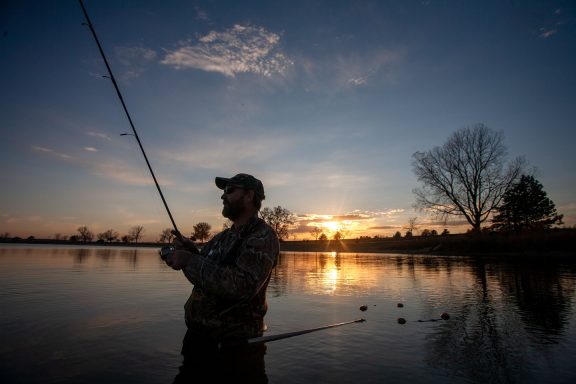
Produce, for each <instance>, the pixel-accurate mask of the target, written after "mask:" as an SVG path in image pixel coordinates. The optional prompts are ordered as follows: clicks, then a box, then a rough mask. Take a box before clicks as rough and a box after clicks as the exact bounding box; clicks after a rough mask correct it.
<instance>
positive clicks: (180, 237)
mask: <svg viewBox="0 0 576 384" xmlns="http://www.w3.org/2000/svg"><path fill="white" fill-rule="evenodd" d="M78 1H79V2H80V7H82V12H83V13H84V17H85V18H86V22H85V23H82V24H84V25H87V26H88V28H90V31H91V32H92V36H94V40H95V41H96V45H98V50H99V51H100V55H101V56H102V59H103V60H104V64H106V69H107V70H108V76H104V77H107V78H109V79H110V80H111V81H112V84H113V85H114V89H116V94H117V95H118V98H119V99H120V103H121V104H122V108H123V109H124V112H125V113H126V117H127V118H128V122H129V123H130V127H131V128H132V132H133V134H129V135H131V136H134V137H135V138H136V141H137V142H138V146H139V147H140V150H141V151H142V155H143V156H144V160H146V165H147V166H148V170H149V171H150V175H152V179H154V184H155V185H156V189H157V190H158V193H159V194H160V198H161V199H162V203H164V208H166V212H167V213H168V217H169V218H170V221H171V222H172V227H173V228H174V235H175V236H176V237H177V238H178V239H180V240H182V235H181V234H180V231H179V230H178V227H177V226H176V222H175V221H174V218H173V217H172V213H171V212H170V208H168V203H167V202H166V199H165V198H164V194H163V193H162V189H161V188H160V184H158V180H157V179H156V175H155V174H154V171H153V170H152V166H151V165H150V161H148V156H146V152H145V151H144V147H143V146H142V142H141V141H140V137H139V136H138V132H136V127H135V126H134V123H133V122H132V118H131V117H130V113H129V112H128V108H127V107H126V104H125V103H124V98H123V97H122V93H121V92H120V88H119V87H118V83H117V82H116V78H115V77H114V74H113V73H112V69H111V68H110V64H108V59H106V55H105V54H104V49H102V45H101V44H100V40H99V39H98V36H97V35H96V31H95V30H94V26H93V25H92V22H91V21H90V17H89V16H88V12H87V11H86V8H85V7H84V3H82V0H78ZM124 135H126V134H124Z"/></svg>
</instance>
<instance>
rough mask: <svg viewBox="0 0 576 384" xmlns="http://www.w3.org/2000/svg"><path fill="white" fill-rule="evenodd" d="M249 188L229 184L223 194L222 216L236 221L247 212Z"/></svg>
mask: <svg viewBox="0 0 576 384" xmlns="http://www.w3.org/2000/svg"><path fill="white" fill-rule="evenodd" d="M247 192H248V191H247V190H245V189H243V188H240V187H236V186H233V185H227V186H226V188H225V189H224V193H223V194H222V204H223V205H224V207H222V216H224V217H227V218H228V219H230V220H232V221H234V220H236V219H238V218H239V217H241V216H242V215H243V214H244V213H245V212H246V208H247V206H246V194H247Z"/></svg>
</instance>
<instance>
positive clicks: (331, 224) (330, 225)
mask: <svg viewBox="0 0 576 384" xmlns="http://www.w3.org/2000/svg"><path fill="white" fill-rule="evenodd" d="M322 226H323V227H324V228H326V229H328V230H330V231H332V232H336V231H338V230H339V229H340V226H341V225H340V223H339V222H338V221H325V222H324V223H322Z"/></svg>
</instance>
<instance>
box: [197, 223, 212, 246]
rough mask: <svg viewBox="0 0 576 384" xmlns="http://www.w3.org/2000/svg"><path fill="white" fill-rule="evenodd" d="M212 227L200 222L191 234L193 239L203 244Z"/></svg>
mask: <svg viewBox="0 0 576 384" xmlns="http://www.w3.org/2000/svg"><path fill="white" fill-rule="evenodd" d="M211 229H212V226H211V225H210V224H208V223H205V222H200V223H198V224H196V225H195V226H194V233H193V234H192V236H193V237H195V238H196V239H198V240H199V241H200V242H204V241H205V240H208V238H209V237H210V230H211Z"/></svg>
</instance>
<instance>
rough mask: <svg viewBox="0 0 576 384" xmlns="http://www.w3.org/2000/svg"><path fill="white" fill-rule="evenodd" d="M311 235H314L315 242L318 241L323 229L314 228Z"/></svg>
mask: <svg viewBox="0 0 576 384" xmlns="http://www.w3.org/2000/svg"><path fill="white" fill-rule="evenodd" d="M310 234H311V235H312V237H313V238H314V240H318V237H319V236H320V234H322V229H321V228H320V227H316V226H314V227H312V229H311V230H310Z"/></svg>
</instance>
